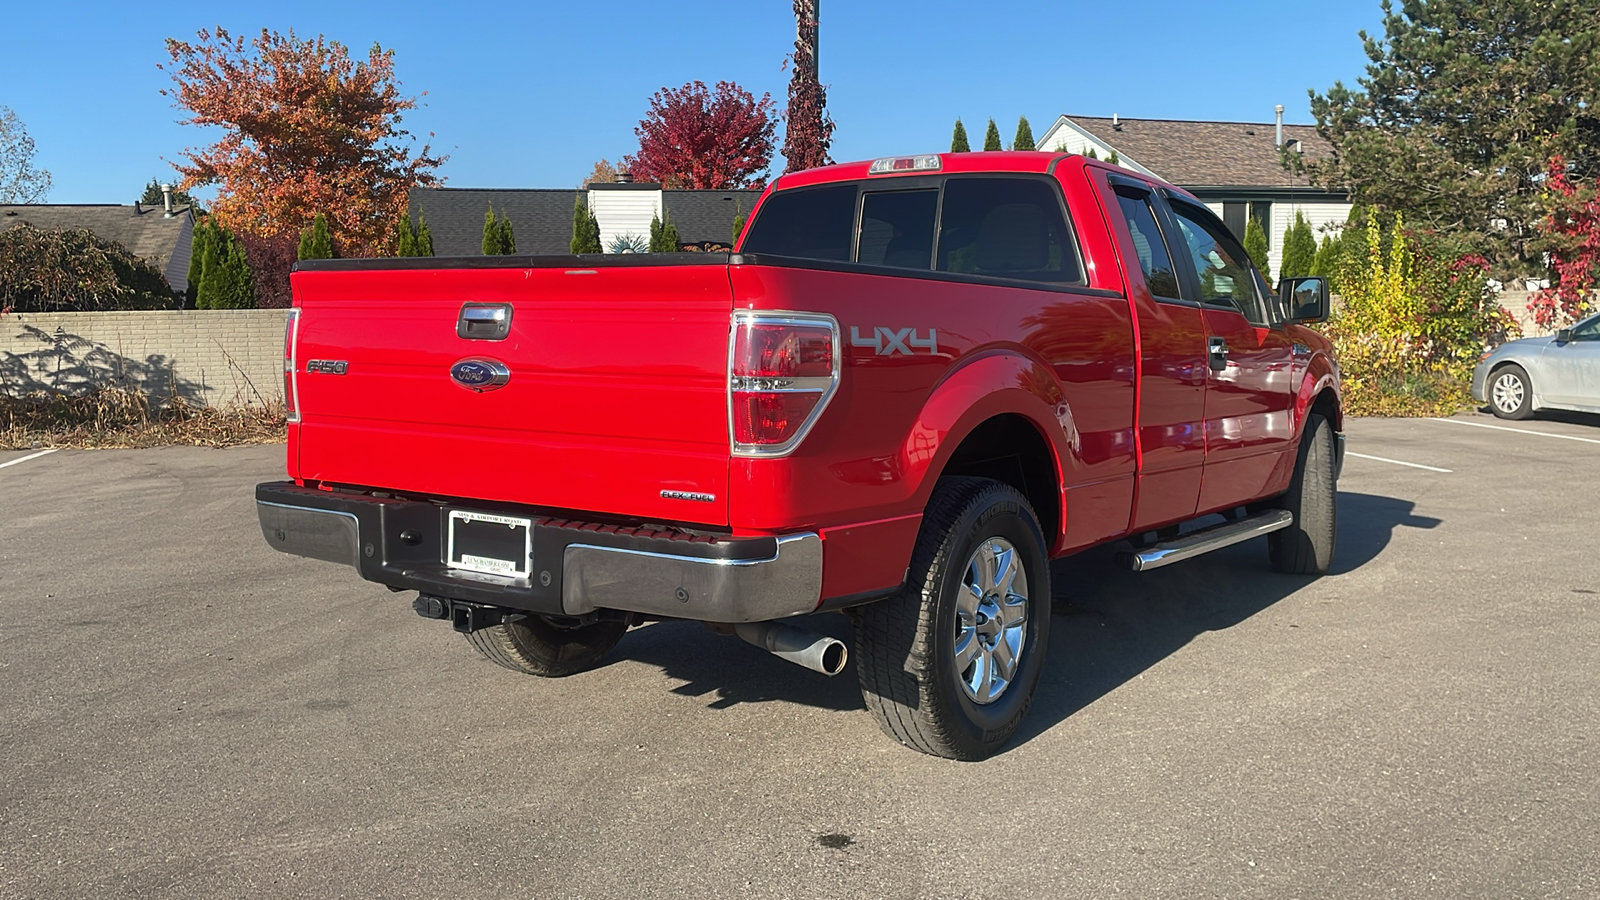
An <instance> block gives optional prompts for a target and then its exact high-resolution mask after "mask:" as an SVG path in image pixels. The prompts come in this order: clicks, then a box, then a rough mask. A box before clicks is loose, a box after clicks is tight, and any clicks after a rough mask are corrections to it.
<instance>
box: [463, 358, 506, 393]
mask: <svg viewBox="0 0 1600 900" xmlns="http://www.w3.org/2000/svg"><path fill="white" fill-rule="evenodd" d="M450 380H451V381H454V382H455V383H456V384H459V385H461V386H462V387H464V388H466V389H467V390H469V391H472V392H473V393H475V394H481V393H483V392H484V391H493V390H498V389H500V388H503V387H505V386H506V382H508V381H510V380H511V370H510V369H508V368H506V366H505V363H502V362H497V361H495V360H492V359H463V360H462V361H461V362H458V363H456V364H455V365H453V366H451V367H450Z"/></svg>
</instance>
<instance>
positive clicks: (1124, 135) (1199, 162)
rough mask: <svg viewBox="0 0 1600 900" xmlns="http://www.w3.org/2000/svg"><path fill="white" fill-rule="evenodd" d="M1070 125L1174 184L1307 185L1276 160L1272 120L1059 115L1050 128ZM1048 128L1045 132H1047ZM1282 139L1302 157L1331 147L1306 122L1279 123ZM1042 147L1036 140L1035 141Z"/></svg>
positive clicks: (1322, 153) (1319, 156)
mask: <svg viewBox="0 0 1600 900" xmlns="http://www.w3.org/2000/svg"><path fill="white" fill-rule="evenodd" d="M1066 123H1070V124H1072V125H1076V126H1077V127H1078V128H1079V129H1081V130H1082V131H1085V132H1087V133H1088V134H1089V135H1090V136H1091V137H1093V138H1094V139H1095V140H1097V141H1099V142H1100V143H1101V144H1104V145H1106V146H1108V147H1113V148H1115V149H1116V151H1117V153H1118V155H1120V156H1126V157H1128V158H1129V159H1130V160H1132V161H1134V162H1136V163H1138V164H1139V165H1140V166H1142V167H1143V168H1145V169H1148V170H1149V171H1151V172H1152V173H1154V174H1155V175H1157V176H1158V177H1160V178H1162V179H1164V180H1166V181H1169V182H1171V183H1173V184H1176V185H1178V186H1179V187H1184V188H1194V187H1216V186H1223V185H1227V186H1237V187H1263V188H1265V187H1297V188H1310V187H1311V186H1312V185H1311V183H1310V181H1308V180H1307V179H1306V178H1305V176H1303V175H1295V174H1293V173H1292V172H1290V171H1289V170H1288V169H1285V168H1284V167H1283V165H1282V163H1281V162H1280V158H1279V153H1278V146H1277V135H1276V132H1275V129H1276V127H1277V126H1276V125H1275V124H1274V123H1272V122H1265V123H1261V122H1194V121H1189V120H1183V119H1130V118H1125V117H1119V118H1118V120H1117V125H1115V126H1113V124H1112V120H1111V119H1104V118H1097V117H1094V116H1061V117H1060V118H1059V119H1057V121H1056V123H1055V124H1054V125H1052V126H1051V127H1050V132H1054V131H1056V130H1057V129H1058V128H1060V127H1062V125H1063V124H1066ZM1050 132H1047V133H1046V134H1047V136H1048V135H1049V133H1050ZM1283 137H1284V141H1285V142H1286V143H1287V142H1288V141H1291V140H1294V141H1299V142H1300V150H1301V152H1302V153H1303V154H1304V155H1305V158H1306V159H1308V160H1315V159H1322V158H1325V157H1327V156H1328V155H1329V154H1330V153H1331V152H1332V148H1331V147H1330V146H1329V144H1328V142H1327V141H1325V140H1323V139H1322V138H1321V137H1320V136H1318V134H1317V130H1316V128H1315V127H1313V126H1310V125H1284V126H1283ZM1041 146H1042V144H1041Z"/></svg>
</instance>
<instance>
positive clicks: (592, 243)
mask: <svg viewBox="0 0 1600 900" xmlns="http://www.w3.org/2000/svg"><path fill="white" fill-rule="evenodd" d="M569 246H570V247H571V248H572V252H573V253H599V252H601V250H602V248H601V246H600V222H599V220H597V219H595V217H594V213H592V212H590V211H589V207H588V205H587V204H586V203H584V202H583V192H582V191H579V192H578V196H577V199H575V200H574V201H573V202H572V243H571V244H570V245H569Z"/></svg>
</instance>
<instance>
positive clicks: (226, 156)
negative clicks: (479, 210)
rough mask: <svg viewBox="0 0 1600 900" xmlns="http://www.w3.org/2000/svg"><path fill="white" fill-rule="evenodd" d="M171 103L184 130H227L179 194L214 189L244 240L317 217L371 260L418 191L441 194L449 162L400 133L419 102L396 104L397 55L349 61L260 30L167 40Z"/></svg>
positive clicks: (324, 47)
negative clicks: (440, 172)
mask: <svg viewBox="0 0 1600 900" xmlns="http://www.w3.org/2000/svg"><path fill="white" fill-rule="evenodd" d="M167 53H168V55H169V56H170V57H171V59H170V62H168V63H166V64H163V65H162V69H163V70H165V71H166V72H167V73H168V74H169V75H171V76H172V80H173V82H174V83H175V85H176V86H175V87H174V88H173V89H171V90H169V91H164V92H163V93H165V94H166V95H167V96H169V97H171V98H173V100H174V101H175V105H176V106H177V107H178V108H180V109H183V110H186V111H187V112H188V113H189V118H187V119H185V120H184V123H185V124H193V125H203V126H212V127H216V128H220V129H221V130H222V136H221V138H220V139H219V140H218V141H217V142H216V143H214V144H211V145H209V146H206V147H202V148H199V149H190V150H188V151H186V152H185V154H184V155H185V157H186V159H187V163H186V164H180V165H178V166H177V167H176V168H177V169H178V171H179V173H180V174H181V175H182V181H181V183H180V185H179V186H180V187H182V188H184V189H189V188H193V187H196V186H200V185H217V187H218V189H219V193H218V196H217V200H216V203H215V204H214V207H213V210H212V212H213V213H214V214H215V215H216V216H217V217H218V218H219V219H220V220H221V221H222V222H223V223H224V224H226V225H228V226H229V227H231V228H235V229H237V230H239V231H242V232H248V233H254V234H261V235H276V234H281V233H285V232H287V233H290V234H295V233H298V232H299V231H301V230H302V229H304V228H305V227H306V225H307V224H308V223H309V222H310V221H311V219H312V217H313V215H314V214H315V213H316V212H317V211H318V210H326V211H327V212H328V213H329V214H330V215H331V216H332V217H333V221H332V223H331V224H332V226H333V230H334V231H335V233H337V234H338V235H339V236H340V239H341V241H343V242H344V243H345V244H346V245H347V247H348V248H349V250H350V251H351V252H352V253H355V254H361V255H374V254H375V253H376V252H377V251H378V250H379V249H380V248H383V247H386V246H387V244H388V241H389V239H390V237H391V236H392V234H393V228H392V223H393V222H394V220H395V218H396V217H398V216H399V215H400V213H401V212H402V211H403V210H404V209H405V208H406V198H407V196H408V194H409V192H410V190H411V189H412V188H414V187H425V186H433V185H435V184H437V183H438V180H439V179H438V177H437V176H436V175H435V174H434V173H435V170H436V169H437V168H438V167H439V165H440V164H441V163H442V162H444V159H445V158H444V157H442V156H434V155H433V154H432V152H431V149H430V148H429V147H428V146H427V145H426V144H425V145H423V146H422V148H421V149H420V150H416V151H415V152H413V149H414V146H413V145H414V140H413V138H412V136H411V134H410V132H408V131H406V130H405V129H403V128H401V127H400V123H401V121H402V118H403V113H405V112H407V111H409V110H411V109H414V108H416V106H417V99H416V98H415V97H408V96H405V95H403V94H402V93H401V92H400V88H399V85H398V83H397V82H396V80H395V74H394V52H393V51H390V50H384V49H383V48H382V47H379V46H377V45H376V44H375V45H373V47H372V49H371V50H369V51H368V52H367V55H366V58H365V59H364V60H362V59H352V58H351V55H350V52H349V50H348V49H347V48H346V47H345V46H344V45H343V44H341V43H339V42H337V41H330V40H327V39H325V38H324V37H322V36H321V35H318V36H317V37H316V38H314V39H309V40H302V39H300V38H298V37H296V36H295V34H294V32H293V31H290V32H289V33H288V34H287V35H281V34H278V33H277V32H273V31H268V30H266V29H263V30H262V31H261V34H260V36H259V37H256V38H254V39H252V40H250V41H248V42H247V41H246V40H245V39H244V38H243V37H238V38H235V37H233V36H232V35H230V34H229V33H228V32H227V31H225V30H224V29H222V28H217V29H216V30H215V31H214V32H212V31H207V30H201V31H200V32H199V38H198V40H197V41H195V42H193V43H191V42H189V41H180V40H177V39H173V38H169V39H168V40H167Z"/></svg>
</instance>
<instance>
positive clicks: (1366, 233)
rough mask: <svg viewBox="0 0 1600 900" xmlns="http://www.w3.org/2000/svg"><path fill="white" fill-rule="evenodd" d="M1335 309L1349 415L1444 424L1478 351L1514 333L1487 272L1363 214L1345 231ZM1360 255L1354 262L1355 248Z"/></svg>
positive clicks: (1429, 236)
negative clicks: (1441, 418)
mask: <svg viewBox="0 0 1600 900" xmlns="http://www.w3.org/2000/svg"><path fill="white" fill-rule="evenodd" d="M1341 243H1342V244H1343V245H1344V252H1343V253H1342V254H1341V256H1340V258H1339V262H1338V266H1339V274H1338V276H1337V277H1338V279H1339V282H1340V284H1341V287H1342V290H1341V300H1342V303H1341V304H1340V305H1339V306H1338V307H1337V308H1336V309H1335V311H1334V315H1333V316H1332V318H1331V319H1330V320H1329V322H1328V324H1327V326H1326V330H1327V333H1328V334H1329V336H1330V337H1331V338H1332V339H1333V341H1334V344H1335V347H1336V352H1337V355H1338V359H1339V367H1340V371H1341V373H1342V375H1343V388H1344V402H1345V408H1346V410H1347V411H1349V412H1350V413H1351V414H1353V415H1417V416H1433V415H1449V414H1451V413H1454V412H1457V411H1459V410H1460V409H1462V408H1463V407H1465V406H1466V405H1467V404H1468V403H1470V402H1471V398H1470V396H1469V395H1468V392H1467V388H1468V386H1469V383H1470V381H1469V380H1470V378H1471V375H1472V367H1473V366H1474V365H1476V364H1477V362H1478V360H1479V358H1480V357H1481V356H1482V353H1483V350H1484V347H1485V345H1486V344H1487V343H1488V342H1489V341H1490V340H1492V339H1494V338H1496V337H1501V336H1505V335H1506V334H1508V333H1509V332H1511V331H1514V330H1515V327H1516V326H1515V324H1514V322H1512V321H1511V319H1510V317H1509V316H1507V315H1506V313H1505V312H1504V311H1503V310H1501V309H1500V305H1499V304H1498V303H1497V302H1496V301H1495V299H1494V295H1493V293H1492V292H1491V291H1490V290H1489V281H1488V264H1487V263H1486V262H1485V261H1484V259H1483V258H1482V257H1480V256H1477V255H1474V254H1469V253H1464V252H1462V249H1461V248H1459V247H1456V246H1453V245H1452V244H1450V243H1449V242H1448V241H1446V240H1444V239H1442V238H1440V237H1439V236H1438V235H1436V234H1433V233H1428V232H1416V231H1411V230H1408V229H1407V228H1406V227H1405V222H1404V219H1403V218H1402V217H1401V216H1399V215H1396V216H1395V217H1394V219H1393V220H1392V221H1391V222H1388V223H1380V222H1379V220H1378V218H1377V216H1376V214H1374V213H1369V214H1368V215H1367V220H1366V222H1364V223H1361V224H1356V223H1352V224H1351V226H1350V227H1348V228H1347V229H1346V230H1345V233H1344V235H1343V239H1342V240H1341V241H1339V242H1336V245H1337V244H1341ZM1358 247H1359V248H1360V250H1361V252H1360V253H1359V254H1358V253H1356V252H1354V251H1355V249H1356V248H1358Z"/></svg>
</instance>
